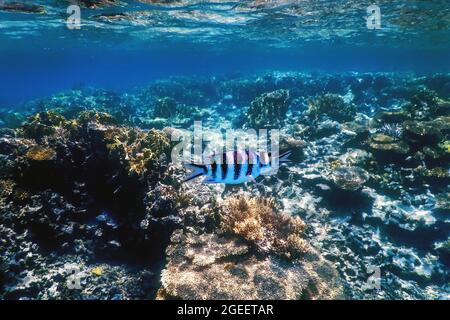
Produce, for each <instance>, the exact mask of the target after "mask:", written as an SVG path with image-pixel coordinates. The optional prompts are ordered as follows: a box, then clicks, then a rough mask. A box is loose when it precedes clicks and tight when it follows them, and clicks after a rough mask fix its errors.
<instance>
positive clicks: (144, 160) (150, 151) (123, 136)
mask: <svg viewBox="0 0 450 320" xmlns="http://www.w3.org/2000/svg"><path fill="white" fill-rule="evenodd" d="M105 138H106V141H107V142H108V144H107V149H108V151H109V156H110V157H111V158H115V159H117V160H119V161H120V162H121V163H122V164H124V165H125V166H126V167H127V168H128V171H129V174H130V175H131V174H137V175H142V174H144V173H145V172H147V170H148V169H149V165H150V164H151V162H153V161H156V160H158V159H159V157H160V156H161V155H163V154H165V153H167V152H168V151H169V149H170V140H169V137H168V136H167V135H166V134H165V133H164V132H163V131H159V130H156V129H151V130H150V131H148V132H145V131H141V130H137V129H129V128H114V129H111V130H108V131H107V132H106V133H105Z"/></svg>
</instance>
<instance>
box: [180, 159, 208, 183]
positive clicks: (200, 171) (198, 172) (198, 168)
mask: <svg viewBox="0 0 450 320" xmlns="http://www.w3.org/2000/svg"><path fill="white" fill-rule="evenodd" d="M184 166H185V167H186V169H189V170H192V172H191V174H189V175H188V176H187V177H186V178H185V179H184V180H183V182H187V181H190V180H192V179H195V178H197V177H200V176H202V175H204V174H205V168H206V167H205V166H203V165H199V164H187V163H185V164H184Z"/></svg>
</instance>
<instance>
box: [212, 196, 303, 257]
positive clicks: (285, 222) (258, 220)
mask: <svg viewBox="0 0 450 320" xmlns="http://www.w3.org/2000/svg"><path fill="white" fill-rule="evenodd" d="M220 220H221V223H220V226H221V229H222V230H223V231H225V232H229V233H232V234H235V235H238V236H240V237H242V238H243V239H245V240H248V241H251V242H253V243H255V244H256V246H257V248H258V250H260V251H263V252H274V253H278V254H282V255H285V256H287V257H291V256H296V255H299V254H302V253H306V252H307V251H308V249H309V248H308V247H309V245H308V243H307V241H305V240H304V239H302V238H301V235H302V233H303V231H304V229H305V228H306V225H305V223H304V222H303V221H302V220H301V219H300V218H299V217H291V216H290V215H287V214H284V213H277V212H276V208H275V203H274V202H273V200H266V199H254V198H247V197H245V196H243V195H240V196H237V197H233V198H229V199H227V200H226V202H225V205H224V207H223V209H222V212H221V214H220Z"/></svg>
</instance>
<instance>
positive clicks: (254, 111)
mask: <svg viewBox="0 0 450 320" xmlns="http://www.w3.org/2000/svg"><path fill="white" fill-rule="evenodd" d="M289 99H290V95H289V91H288V90H283V89H280V90H276V91H273V92H269V93H264V94H262V95H261V96H259V97H258V98H256V99H255V100H253V101H252V103H251V105H250V107H249V109H248V111H247V113H246V118H247V123H248V124H249V125H250V126H251V127H254V128H259V127H264V126H271V125H277V124H279V123H280V122H281V121H282V120H283V119H284V118H285V117H286V113H287V111H288V107H289Z"/></svg>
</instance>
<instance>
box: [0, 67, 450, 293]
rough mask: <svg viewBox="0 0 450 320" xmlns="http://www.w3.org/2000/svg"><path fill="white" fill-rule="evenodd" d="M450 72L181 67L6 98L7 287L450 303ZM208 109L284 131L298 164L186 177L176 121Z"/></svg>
mask: <svg viewBox="0 0 450 320" xmlns="http://www.w3.org/2000/svg"><path fill="white" fill-rule="evenodd" d="M448 83H450V77H449V76H448V75H445V74H442V75H439V76H438V75H435V76H426V77H419V78H417V77H413V76H412V75H407V74H405V75H400V74H374V73H366V74H359V73H349V74H345V73H343V74H339V75H321V74H314V75H312V74H304V73H276V72H274V73H271V74H267V75H256V76H250V77H247V76H245V77H244V76H237V75H234V76H223V77H212V78H200V77H192V78H188V77H179V78H173V79H169V80H164V81H155V82H154V83H152V84H150V85H149V86H147V87H143V88H138V89H136V90H134V91H130V92H126V93H123V94H118V93H114V92H110V91H105V90H97V89H93V88H74V89H73V90H69V91H65V92H61V93H59V94H55V95H53V96H51V97H48V98H41V99H37V100H33V101H30V102H27V103H25V104H24V105H23V106H22V107H21V108H20V109H18V108H3V109H1V110H0V126H1V129H0V253H1V255H0V298H1V299H153V298H159V299H169V298H186V299H195V298H199V299H206V298H221V299H228V298H230V299H231V298H233V299H248V298H255V299H336V298H349V299H445V298H447V297H448V294H449V292H450V288H449V286H448V279H449V278H448V276H449V275H448V270H449V268H448V267H449V258H448V257H449V251H448V248H449V233H450V227H449V221H448V214H447V213H448V211H449V192H450V189H449V183H450V176H449V172H450V171H449V170H450V168H449V164H450V148H449V145H450V144H449V141H450V136H449V135H450V127H449V123H450V121H449V102H448V101H449V100H448V99H449V96H448V90H445V89H446V88H448ZM312 97H316V98H312ZM249 104H250V107H249V108H248V109H245V108H246V107H248V106H249ZM241 110H247V112H246V114H245V115H244V116H243V114H242V111H241ZM197 116H198V117H202V119H203V126H204V127H205V128H210V129H217V128H218V125H220V127H223V128H235V129H242V126H241V125H240V124H239V125H238V122H239V121H241V122H242V124H245V126H247V127H249V128H250V127H255V128H259V127H266V126H269V127H275V128H278V129H280V150H292V151H293V153H292V155H291V157H290V158H291V160H292V161H291V162H290V163H288V164H287V165H286V166H284V167H282V168H280V170H279V173H278V174H277V175H269V176H264V177H261V180H260V181H258V182H259V183H258V184H251V183H249V184H246V185H245V184H244V185H242V186H232V187H230V186H223V185H210V184H201V183H197V182H195V183H192V184H191V183H190V184H185V183H183V182H182V181H183V179H184V177H185V174H186V171H185V170H184V169H183V168H182V167H181V166H179V165H177V164H175V163H172V162H171V159H170V153H171V149H172V146H173V144H172V142H171V139H170V135H171V133H172V132H175V131H176V130H181V129H180V127H181V128H183V129H189V130H191V129H193V126H192V124H193V120H195V118H197ZM237 120H239V121H237ZM211 143H216V140H212V141H211ZM374 268H379V269H380V272H381V274H382V277H381V278H380V283H379V287H377V288H373V287H371V286H370V282H368V279H369V277H370V276H371V275H372V271H370V270H374Z"/></svg>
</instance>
